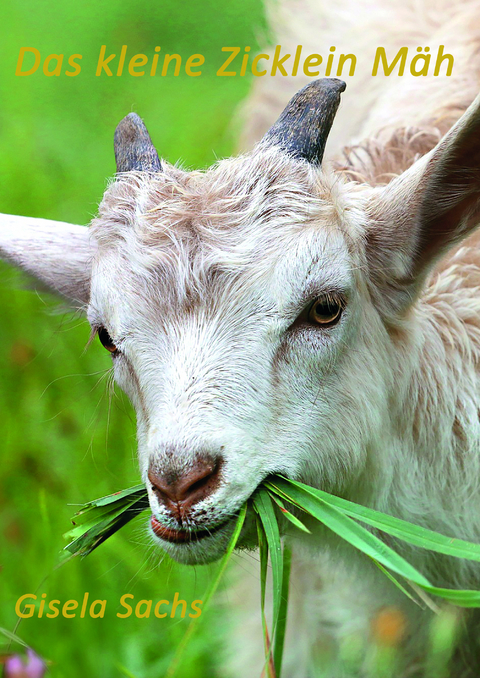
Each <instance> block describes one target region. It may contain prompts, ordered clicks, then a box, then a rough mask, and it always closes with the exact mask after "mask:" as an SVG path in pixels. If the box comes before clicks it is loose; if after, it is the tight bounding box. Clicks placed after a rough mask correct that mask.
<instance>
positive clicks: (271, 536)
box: [253, 487, 283, 637]
mask: <svg viewBox="0 0 480 678" xmlns="http://www.w3.org/2000/svg"><path fill="white" fill-rule="evenodd" d="M253 505H254V507H255V509H256V511H257V512H258V515H259V516H260V520H261V521H262V524H263V528H264V530H265V535H266V538H267V543H268V548H269V550H270V562H271V564H272V585H273V622H272V637H273V636H274V634H275V630H276V628H277V622H278V613H279V611H280V604H281V599H282V579H283V560H282V546H281V540H280V532H279V529H278V522H277V516H276V515H275V510H274V508H273V504H272V500H271V499H270V495H269V494H268V492H267V490H265V489H264V488H262V487H261V488H260V489H259V490H258V492H256V493H255V495H254V497H253Z"/></svg>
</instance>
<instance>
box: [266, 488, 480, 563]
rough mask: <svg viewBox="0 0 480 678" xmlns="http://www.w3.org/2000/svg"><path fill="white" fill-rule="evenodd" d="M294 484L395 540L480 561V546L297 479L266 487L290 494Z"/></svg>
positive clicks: (448, 554)
mask: <svg viewBox="0 0 480 678" xmlns="http://www.w3.org/2000/svg"><path fill="white" fill-rule="evenodd" d="M292 485H293V486H295V487H299V488H301V489H303V490H305V491H306V492H309V493H310V494H313V495H314V496H316V497H319V498H320V499H323V500H324V501H326V502H328V503H330V504H331V505H332V506H335V507H336V508H337V509H339V510H340V511H342V512H343V513H345V514H346V515H349V516H350V517H352V518H356V519H357V520H360V521H361V522H363V523H366V524H367V525H371V526H372V527H376V528H377V529H379V530H382V532H386V533H387V534H390V535H392V537H398V539H402V540H403V541H406V542H407V543H409V544H412V545H413V546H420V547H421V548H424V549H428V550H429V551H435V552H436V553H442V554H444V555H447V556H454V557H456V558H465V559H467V560H475V561H477V562H480V544H474V543H473V542H468V541H464V540H462V539H455V538H452V537H446V536H445V535H443V534H439V533H438V532H434V531H433V530H429V529H427V528H425V527H420V526H419V525H414V524H413V523H409V522H408V521H406V520H402V519H401V518H395V517H394V516H390V515H387V514H386V513H381V512H380V511H376V510H375V509H370V508H367V507H366V506H360V505H359V504H355V503H353V502H351V501H348V500H347V499H342V498H341V497H337V496H335V495H333V494H329V493H328V492H324V491H323V490H318V489H316V488H314V487H310V486H309V485H305V484H304V483H300V482H298V481H296V480H286V479H284V478H280V477H279V478H275V481H274V482H268V483H266V486H267V487H268V488H269V489H271V490H272V491H275V489H278V490H283V491H284V492H285V491H286V492H287V494H288V489H289V487H291V486H292Z"/></svg>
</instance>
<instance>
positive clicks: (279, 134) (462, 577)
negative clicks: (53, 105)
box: [0, 0, 480, 678]
mask: <svg viewBox="0 0 480 678" xmlns="http://www.w3.org/2000/svg"><path fill="white" fill-rule="evenodd" d="M336 4H337V3H336ZM363 4H364V5H365V7H366V8H370V9H371V10H372V12H373V13H371V14H367V15H366V18H365V19H364V22H365V26H366V27H367V28H366V29H365V30H363V31H362V26H361V25H360V24H359V22H358V19H359V17H360V14H359V11H360V10H359V7H360V6H359V3H358V2H356V3H355V7H356V9H355V10H354V9H350V10H349V11H350V15H349V16H351V17H353V18H355V19H356V20H357V23H356V33H352V34H351V35H359V36H360V35H362V39H364V37H363V36H365V35H366V36H367V37H368V39H369V40H371V41H372V42H373V40H374V38H375V36H376V33H375V30H376V29H375V28H374V24H375V22H376V21H377V20H378V19H380V18H382V19H383V20H385V14H386V15H387V18H388V16H390V17H391V20H392V24H391V25H394V28H395V30H397V31H398V36H400V37H398V36H397V35H394V34H393V30H394V29H393V28H390V29H389V30H390V32H391V34H390V43H391V44H392V45H395V44H397V43H396V41H397V42H398V40H400V39H401V38H402V35H401V33H400V28H398V27H397V24H396V23H395V17H396V15H397V14H398V15H401V17H402V18H403V20H404V22H403V23H401V22H400V25H401V26H402V27H405V30H406V31H408V30H409V28H408V27H410V28H411V30H412V31H413V33H412V35H413V36H414V38H412V39H415V40H416V39H417V38H418V40H419V41H420V37H421V38H422V42H424V41H425V40H426V38H425V35H427V38H429V37H431V38H432V39H435V40H438V39H439V36H441V35H444V36H445V37H444V41H445V44H446V45H448V46H449V50H450V51H451V52H454V53H455V55H456V62H455V68H456V69H457V70H456V71H455V73H456V75H455V78H453V77H452V78H451V79H448V80H447V81H445V79H444V78H435V77H427V78H425V79H423V78H422V79H421V82H419V79H413V78H407V77H405V78H404V79H403V80H402V79H399V80H396V79H395V80H394V81H393V79H392V78H391V79H390V80H388V81H387V80H386V79H380V78H379V79H378V80H375V81H374V82H373V83H372V84H371V86H370V87H368V85H366V84H365V83H366V81H365V79H363V80H362V78H360V77H359V78H358V81H356V80H355V78H351V80H350V84H349V87H350V86H351V88H352V90H353V91H354V93H355V91H356V92H357V100H355V99H354V98H351V99H350V100H349V99H348V95H347V98H346V102H347V105H346V106H344V107H343V112H342V109H340V112H339V116H340V117H339V120H340V119H341V116H342V115H343V118H342V120H344V124H343V125H340V126H337V132H335V128H336V126H335V125H334V126H333V132H334V136H333V137H332V146H331V148H332V149H334V150H337V151H338V150H339V149H340V143H339V139H340V134H341V133H343V134H348V135H349V136H348V137H347V139H349V140H350V141H351V140H352V139H354V138H355V137H356V138H357V139H358V141H356V142H355V144H354V145H351V146H347V147H344V149H343V151H342V152H341V153H339V154H338V155H337V158H336V159H334V161H333V162H331V163H325V162H323V155H324V150H325V144H326V140H327V137H328V135H329V132H330V128H331V126H332V124H333V122H334V118H335V114H336V111H337V108H338V106H339V103H340V96H341V93H342V92H343V91H344V89H345V83H344V82H342V81H341V80H338V79H336V78H328V79H321V80H316V81H313V82H312V81H310V82H309V83H308V84H307V85H306V86H305V87H304V88H303V89H301V90H300V91H299V92H298V93H297V94H295V95H294V96H293V98H292V99H291V101H290V102H289V103H288V104H287V107H286V108H285V110H284V111H283V113H282V114H281V115H280V117H279V118H278V120H277V121H276V122H274V124H273V126H270V128H269V129H268V130H267V131H266V132H265V134H264V135H263V138H262V139H261V141H260V142H259V143H258V144H257V145H256V146H255V147H254V149H253V151H250V152H247V153H245V154H244V155H241V156H239V157H235V158H230V159H224V160H221V161H219V162H218V163H217V164H216V165H215V166H213V167H212V168H210V169H207V170H206V171H202V172H200V171H193V172H186V171H184V170H183V169H181V168H179V167H177V166H172V165H169V164H168V163H166V162H165V161H164V160H161V159H160V158H159V156H158V154H157V152H156V150H155V148H154V146H153V144H152V141H151V139H150V137H149V134H148V132H147V129H146V127H145V125H144V123H143V121H142V120H141V119H140V118H139V117H138V116H137V115H136V114H133V113H131V114H129V115H128V116H127V117H126V118H125V119H124V120H122V121H121V122H120V123H119V125H118V127H117V130H116V132H115V155H116V162H117V175H116V178H115V180H114V181H112V182H111V183H110V185H109V186H108V188H107V189H106V191H105V194H104V197H103V200H102V202H101V204H100V207H99V213H98V216H97V217H96V218H95V219H94V220H93V222H92V224H91V226H90V228H88V229H87V228H82V227H79V226H74V225H70V224H63V223H56V222H51V221H46V220H41V219H29V218H26V217H15V216H6V215H4V216H2V217H1V219H0V255H1V256H2V257H3V258H5V259H7V260H8V261H11V262H13V263H14V264H15V265H17V266H20V267H21V268H23V269H24V270H25V271H26V272H28V273H29V274H30V275H33V276H34V277H36V278H37V279H38V280H39V281H40V282H41V283H43V284H44V285H47V286H48V287H49V288H50V289H51V290H53V291H54V292H57V293H59V294H60V295H62V296H64V297H65V298H67V299H69V300H70V301H71V303H72V304H73V305H74V306H75V307H77V308H80V309H81V310H83V311H84V312H85V313H86V315H87V318H88V320H89V322H90V324H91V326H92V328H93V331H94V332H95V333H96V334H98V337H99V339H100V341H101V342H102V344H103V345H104V346H105V348H106V349H107V350H108V351H109V352H110V353H111V355H112V360H113V364H114V372H115V378H116V381H117V383H118V384H119V386H120V387H121V388H122V389H123V390H124V391H125V392H126V393H127V394H128V396H129V397H130V399H131V400H132V403H133V405H134V407H135V409H136V413H137V422H138V449H139V463H140V470H141V474H142V478H143V480H144V481H145V483H146V485H147V488H148V492H149V499H150V505H151V510H152V514H153V515H152V518H151V522H150V529H151V534H152V537H153V538H154V539H155V540H156V541H157V542H158V544H159V546H160V547H161V548H163V549H165V550H166V551H167V552H168V553H169V554H170V555H171V556H172V557H173V558H175V559H176V560H178V561H180V562H184V563H190V564H194V563H199V562H207V561H211V560H215V559H217V558H218V557H220V556H221V554H222V553H223V552H224V550H225V546H226V543H227V542H228V539H229V536H230V535H231V532H232V529H233V524H234V519H235V518H234V517H235V514H236V512H237V511H238V509H239V508H240V506H241V505H242V504H243V503H244V502H245V500H246V499H248V498H249V497H250V496H251V495H252V493H253V492H254V491H255V489H256V488H257V487H258V485H259V484H260V483H261V482H262V481H263V480H264V479H265V477H267V476H269V475H270V474H274V473H281V474H283V475H285V476H287V477H290V478H296V479H300V480H302V481H304V482H307V483H309V484H312V485H315V486H318V487H321V488H322V489H325V490H327V491H329V492H333V493H336V494H339V495H341V496H344V497H347V498H349V499H352V500H353V501H357V502H359V503H363V504H365V505H368V506H371V507H374V508H377V509H379V510H381V511H385V512H387V513H390V514H392V515H396V516H399V517H402V518H404V519H407V520H411V521H412V522H416V523H418V524H421V525H424V526H426V527H429V528H432V529H435V530H438V531H440V532H443V533H445V534H451V535H452V536H454V535H455V536H457V537H462V538H466V539H469V540H472V541H478V540H479V538H480V518H479V515H480V511H479V509H480V496H479V489H480V449H479V441H480V417H479V412H480V392H479V386H480V374H479V360H480V297H479V292H480V253H479V252H480V250H479V248H478V245H479V237H480V236H479V235H478V233H475V229H476V227H477V226H478V225H479V222H480V97H477V98H475V94H476V92H477V91H478V89H479V84H480V83H479V80H480V78H479V74H480V68H479V64H478V53H479V49H478V46H479V42H480V33H479V32H478V31H476V25H477V23H478V21H477V13H478V0H475V1H474V2H473V1H470V2H466V3H462V4H461V5H455V6H452V7H450V8H449V7H448V6H447V4H446V3H443V2H442V3H439V4H438V5H437V7H438V12H439V13H438V15H435V14H432V12H431V10H432V7H431V6H430V4H427V3H425V4H424V5H423V6H421V7H420V9H421V8H422V7H423V9H424V10H425V11H424V14H425V16H422V22H419V21H418V11H419V8H418V7H417V9H416V10H415V9H414V7H413V6H410V4H409V2H402V3H401V5H400V3H392V6H389V7H388V8H385V7H379V6H377V5H375V4H373V3H372V2H369V1H367V0H365V1H364V3H363ZM443 5H445V6H443ZM292 7H293V8H297V9H296V12H295V13H294V15H293V16H294V17H295V21H291V22H286V23H285V26H288V32H287V28H285V26H284V27H282V26H279V27H278V32H279V35H280V36H282V31H284V33H283V37H285V41H284V43H282V44H285V45H288V41H289V40H290V41H292V40H294V42H295V43H296V42H299V40H298V33H295V31H296V30H297V29H298V28H299V26H298V24H300V28H301V30H304V31H306V33H305V43H307V36H310V40H311V36H312V35H313V33H312V29H311V28H310V26H315V25H319V26H320V24H321V26H324V34H325V35H326V36H328V39H329V41H332V43H333V36H334V32H335V31H337V32H338V29H337V28H336V27H335V26H334V25H333V28H332V24H329V23H328V21H327V19H325V17H320V15H319V10H317V9H316V3H314V2H313V0H305V1H303V2H302V3H300V4H298V3H295V2H293V1H292V2H291V3H290V4H286V5H285V6H284V11H288V10H291V9H292ZM346 7H347V9H348V5H346ZM365 7H364V8H365ZM298 8H299V10H300V11H298ZM336 9H337V10H338V11H340V9H341V7H337V8H336ZM427 9H428V11H427ZM347 15H348V13H347ZM432 17H433V18H432ZM407 20H408V22H409V23H407ZM303 22H305V24H306V25H303ZM435 22H436V23H435ZM307 24H308V25H307ZM292 26H293V29H292ZM292 30H293V37H292V33H291V31H292ZM330 30H331V31H332V33H330V32H329V31H330ZM422 30H423V31H424V33H422V32H421V31H422ZM442 31H443V33H442ZM347 34H348V31H347ZM447 38H448V39H450V42H449V41H448V39H447ZM365 40H366V38H365ZM442 40H443V38H442ZM385 42H386V39H385V41H384V44H385ZM333 44H334V43H333ZM378 44H380V43H378ZM455 47H458V50H457V51H455ZM311 51H314V50H311ZM355 77H356V76H355ZM370 80H371V78H370ZM359 83H360V84H362V86H365V91H364V92H362V93H360V90H361V88H360V84H359ZM282 84H283V83H282ZM292 85H298V80H295V79H291V80H290V79H288V83H287V86H288V87H292ZM277 86H278V82H277V80H276V79H275V78H271V79H270V80H268V81H266V80H264V81H262V82H261V83H259V84H258V86H257V87H256V89H255V91H254V94H253V97H252V99H251V102H250V107H249V108H250V111H256V110H258V111H260V112H262V111H263V113H262V114H261V115H259V116H258V118H259V119H257V118H255V116H254V115H253V114H252V113H250V114H249V115H250V120H249V121H248V122H247V124H246V130H247V131H246V133H245V136H244V139H245V138H248V137H250V138H251V137H252V136H253V137H258V126H260V127H261V126H262V125H263V124H264V122H265V120H267V119H270V120H271V108H272V107H273V108H274V109H275V108H276V106H277V103H278V102H277V94H276V95H275V96H274V97H272V96H271V94H272V91H275V92H277V91H280V92H281V87H279V88H278V90H277V89H276V88H277ZM272 88H273V90H272ZM472 101H473V103H471V102H472ZM352 103H353V104H354V105H355V111H354V112H353V113H351V104H352ZM269 106H270V108H269ZM347 117H348V119H347ZM254 118H255V122H254V123H253V122H252V120H254ZM339 120H337V122H338V121H339ZM344 141H345V138H344ZM253 532H254V530H253V526H252V524H250V523H247V525H246V527H245V530H244V533H243V535H242V539H241V545H242V546H244V547H248V546H251V545H253V542H254V535H253ZM305 539H306V538H305ZM312 544H313V546H312ZM293 545H294V566H293V580H292V591H293V606H292V619H293V620H294V624H295V631H294V635H295V640H293V639H292V638H290V640H288V639H287V659H286V664H285V675H286V676H287V677H288V678H306V676H307V675H308V674H309V670H312V669H311V662H312V655H313V654H314V650H315V644H316V643H317V641H318V640H319V639H320V638H321V639H322V640H323V642H325V643H331V644H332V645H333V646H334V647H335V648H339V647H341V646H342V643H343V642H345V641H346V639H348V638H349V637H350V636H351V635H352V634H355V633H360V634H361V635H362V636H363V637H364V638H368V636H369V634H370V628H371V622H372V619H374V618H375V615H377V614H378V612H379V610H381V609H382V608H383V607H384V606H386V605H387V606H388V605H394V606H395V607H396V608H398V609H399V610H401V611H402V614H403V615H404V617H405V619H406V620H407V636H406V640H405V652H406V655H408V657H409V658H410V665H409V668H408V671H409V673H408V675H410V676H412V675H417V673H415V670H417V669H415V665H416V664H415V662H417V663H418V665H419V667H420V668H418V671H420V670H421V664H422V655H423V653H424V650H425V642H426V631H425V627H426V623H427V620H428V617H429V614H430V613H429V612H428V611H422V610H420V609H419V608H417V607H416V606H414V605H413V604H412V603H411V602H410V601H409V600H408V599H407V598H404V597H402V595H401V594H400V593H399V592H398V590H397V589H396V588H395V587H393V586H392V585H391V583H390V582H388V581H387V580H386V579H384V578H382V577H383V575H381V573H378V572H377V571H374V567H373V565H372V566H371V567H370V566H369V565H368V564H365V562H364V560H363V559H361V558H360V557H358V558H357V557H356V556H355V554H354V553H352V551H351V550H350V549H348V548H346V547H341V546H340V545H339V544H338V543H337V541H336V540H334V539H333V538H328V536H327V535H326V534H324V533H323V532H322V531H319V532H318V533H317V534H316V535H315V536H314V537H311V538H310V541H309V542H308V541H305V542H302V540H299V539H298V538H297V539H296V540H295V541H294V542H293ZM408 556H409V558H410V559H411V560H412V562H413V563H414V564H415V565H417V566H418V567H419V568H420V569H421V570H422V571H423V572H424V573H425V574H426V575H427V576H428V577H429V578H430V579H431V580H432V581H434V583H435V584H437V585H446V586H461V587H463V588H468V587H475V586H479V585H480V572H479V570H478V566H477V565H472V564H471V563H470V564H469V563H465V562H463V561H461V562H455V563H453V562H452V561H451V560H449V559H447V558H443V557H439V556H435V557H432V556H429V555H428V554H427V553H425V552H420V551H419V550H417V549H409V550H408ZM469 623H470V629H472V628H473V626H472V624H474V623H478V622H477V621H476V618H473V617H472V619H471V620H470V622H469ZM248 629H250V630H251V631H252V642H251V643H249V642H247V641H246V640H245V639H244V641H243V642H242V647H243V648H245V650H244V652H243V653H242V655H241V656H240V658H239V661H241V666H240V667H237V668H235V665H234V664H233V663H232V664H231V667H230V669H229V671H230V674H231V675H238V674H240V673H241V675H249V676H250V675H252V676H253V675H256V671H258V667H259V666H261V663H259V662H261V655H260V654H259V652H261V643H259V642H258V632H257V630H256V627H254V626H253V625H250V626H249V627H248ZM248 629H247V627H243V634H244V637H245V636H246V635H247V634H248ZM253 634H255V635H253ZM474 635H475V634H474V633H470V634H469V637H468V638H467V639H466V640H465V643H464V646H465V647H464V649H465V651H466V649H468V648H469V649H470V650H471V655H470V656H468V657H467V658H466V657H465V653H463V654H462V656H460V654H459V656H458V658H456V661H455V665H454V667H453V668H452V671H453V673H452V674H451V675H452V676H455V678H459V677H460V676H462V677H465V678H466V677H468V676H470V677H472V678H473V676H478V675H479V673H480V659H479V648H478V639H476V638H474ZM255 636H257V637H255ZM470 636H471V637H470ZM250 649H251V652H249V651H250ZM249 654H250V655H251V656H249ZM237 655H238V653H237ZM359 661H360V663H361V662H362V660H359ZM309 667H310V668H309ZM361 670H362V669H361V668H359V671H360V672H361ZM226 671H227V669H226ZM235 671H237V674H235ZM227 672H228V671H227ZM362 675H363V674H362ZM405 675H407V674H405ZM338 676H339V674H338V673H337V674H335V678H338Z"/></svg>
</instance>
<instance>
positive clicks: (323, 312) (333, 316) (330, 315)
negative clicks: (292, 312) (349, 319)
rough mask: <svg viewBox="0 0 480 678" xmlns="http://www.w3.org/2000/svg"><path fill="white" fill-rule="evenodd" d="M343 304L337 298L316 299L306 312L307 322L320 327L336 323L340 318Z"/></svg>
mask: <svg viewBox="0 0 480 678" xmlns="http://www.w3.org/2000/svg"><path fill="white" fill-rule="evenodd" d="M342 311H343V305H342V303H341V302H340V300H339V299H335V298H322V299H317V300H316V301H315V302H314V303H313V304H312V306H311V307H310V310H309V312H308V322H310V323H312V325H318V326H320V327H331V326H332V325H336V324H337V323H338V321H339V320H340V318H341V315H342Z"/></svg>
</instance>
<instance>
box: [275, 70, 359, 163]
mask: <svg viewBox="0 0 480 678" xmlns="http://www.w3.org/2000/svg"><path fill="white" fill-rule="evenodd" d="M346 86H347V85H346V84H345V83H344V82H343V80H339V79H338V78H321V79H320V80H315V81H314V82H311V83H310V84H308V85H306V86H305V87H304V88H303V89H301V90H300V91H299V92H297V93H296V94H295V96H294V97H293V98H292V99H291V100H290V101H289V103H288V105H287V107H286V108H285V110H284V111H283V113H282V114H281V116H280V117H279V118H278V120H277V122H276V123H275V124H274V125H273V127H271V128H270V130H269V131H268V132H267V133H266V135H265V136H264V138H263V143H266V144H267V145H269V146H270V145H275V146H279V147H280V148H283V149H284V150H285V151H286V152H287V153H288V154H289V155H291V156H292V157H294V158H302V159H303V160H307V161H308V162H310V163H312V164H314V165H321V163H322V158H323V153H324V151H325V144H326V143H327V138H328V134H329V132H330V129H331V127H332V124H333V120H334V118H335V113H336V112H337V109H338V106H339V104H340V94H341V93H342V92H344V91H345V88H346Z"/></svg>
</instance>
